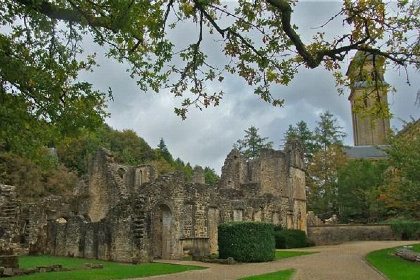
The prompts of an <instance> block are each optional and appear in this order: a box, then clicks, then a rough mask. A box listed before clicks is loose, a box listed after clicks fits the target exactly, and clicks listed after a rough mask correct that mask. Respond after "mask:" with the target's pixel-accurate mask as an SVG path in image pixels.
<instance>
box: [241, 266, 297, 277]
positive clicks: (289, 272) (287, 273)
mask: <svg viewBox="0 0 420 280" xmlns="http://www.w3.org/2000/svg"><path fill="white" fill-rule="evenodd" d="M294 272H295V270H294V269H287V270H280V271H276V272H273V273H267V274H261V275H255V276H249V277H245V278H241V279H239V280H289V279H291V277H292V275H293V273H294Z"/></svg>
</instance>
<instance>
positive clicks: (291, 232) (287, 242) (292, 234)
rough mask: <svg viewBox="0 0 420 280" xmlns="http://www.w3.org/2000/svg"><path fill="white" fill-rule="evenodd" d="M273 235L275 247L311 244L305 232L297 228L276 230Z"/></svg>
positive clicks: (294, 246) (299, 246) (286, 247)
mask: <svg viewBox="0 0 420 280" xmlns="http://www.w3.org/2000/svg"><path fill="white" fill-rule="evenodd" d="M274 237H275V240H276V248H277V249H290V248H302V247H308V246H311V245H312V244H311V243H310V242H309V241H308V239H307V238H306V234H305V232H304V231H301V230H297V229H284V230H278V231H276V232H275V234H274Z"/></svg>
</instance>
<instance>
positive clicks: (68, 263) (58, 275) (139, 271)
mask: <svg viewBox="0 0 420 280" xmlns="http://www.w3.org/2000/svg"><path fill="white" fill-rule="evenodd" d="M85 263H95V264H103V266H104V268H103V269H91V270H74V271H60V272H46V273H35V274H31V275H26V276H20V277H11V278H8V279H25V280H26V279H40V280H41V279H42V280H50V279H51V280H67V279H72V280H106V279H121V278H135V277H147V276H153V275H160V274H170V273H177V272H182V271H187V270H195V269H203V268H202V267H198V266H188V265H172V264H161V263H145V264H139V265H132V264H121V263H113V262H105V261H97V260H90V259H89V260H88V259H79V258H66V257H52V256H22V257H20V260H19V264H20V267H21V268H31V267H36V266H47V265H54V264H61V265H63V267H77V266H82V265H83V264H85Z"/></svg>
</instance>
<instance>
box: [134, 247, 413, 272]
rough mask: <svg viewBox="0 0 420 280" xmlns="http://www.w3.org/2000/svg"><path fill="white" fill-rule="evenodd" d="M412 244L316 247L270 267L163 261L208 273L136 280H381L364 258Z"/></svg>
mask: <svg viewBox="0 0 420 280" xmlns="http://www.w3.org/2000/svg"><path fill="white" fill-rule="evenodd" d="M414 243H420V242H413V241H366V242H351V243H345V244H341V245H334V246H318V247H312V248H310V249H303V250H302V249H299V250H297V251H310V252H318V253H316V254H311V255H307V256H301V257H295V258H288V259H283V260H277V261H273V262H270V263H253V264H239V265H232V266H229V265H217V264H206V263H201V262H190V261H162V262H165V263H174V264H189V265H198V266H205V267H208V269H203V270H195V271H187V272H182V273H177V274H170V275H160V276H153V277H147V278H138V279H139V280H146V279H153V280H160V279H161V280H225V279H231V280H234V279H238V278H241V277H246V276H250V275H258V274H264V273H269V272H274V271H278V270H282V269H288V268H295V269H296V273H295V275H294V278H293V279H294V280H336V279H340V280H353V279H354V280H364V279H367V280H384V279H386V278H384V277H383V276H382V275H381V274H379V273H378V272H377V271H376V270H374V269H373V268H371V267H370V266H369V265H368V264H367V263H366V262H365V261H364V256H365V255H366V254H367V253H369V252H371V251H375V250H379V249H384V248H390V247H396V246H402V245H406V244H414Z"/></svg>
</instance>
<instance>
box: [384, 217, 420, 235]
mask: <svg viewBox="0 0 420 280" xmlns="http://www.w3.org/2000/svg"><path fill="white" fill-rule="evenodd" d="M390 225H391V229H392V231H393V232H394V233H396V234H400V235H401V236H402V239H420V222H414V221H395V222H391V224H390Z"/></svg>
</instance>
